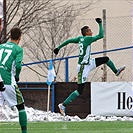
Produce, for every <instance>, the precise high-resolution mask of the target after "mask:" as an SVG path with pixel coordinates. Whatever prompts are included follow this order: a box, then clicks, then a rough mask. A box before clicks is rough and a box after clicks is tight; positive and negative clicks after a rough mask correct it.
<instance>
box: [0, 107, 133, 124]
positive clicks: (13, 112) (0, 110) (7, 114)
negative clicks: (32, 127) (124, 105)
mask: <svg viewBox="0 0 133 133" xmlns="http://www.w3.org/2000/svg"><path fill="white" fill-rule="evenodd" d="M26 112H27V117H28V121H29V122H35V121H51V122H52V121H133V118H132V117H126V116H125V117H116V116H110V117H105V116H93V115H88V116H87V117H86V118H85V119H80V118H79V117H78V116H68V115H67V116H65V117H64V116H62V115H61V114H60V113H52V112H50V111H49V112H48V113H47V112H45V111H41V110H37V109H33V108H32V107H30V108H28V107H26ZM7 121H8V122H11V121H14V122H16V121H18V111H17V109H16V108H12V109H11V108H10V107H8V106H7V105H4V106H3V107H0V122H7Z"/></svg>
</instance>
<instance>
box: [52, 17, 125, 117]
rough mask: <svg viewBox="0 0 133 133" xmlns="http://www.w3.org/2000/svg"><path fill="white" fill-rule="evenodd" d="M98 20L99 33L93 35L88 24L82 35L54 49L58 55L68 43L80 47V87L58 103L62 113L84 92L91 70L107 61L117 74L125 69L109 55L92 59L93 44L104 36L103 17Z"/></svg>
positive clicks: (78, 69) (78, 70) (78, 68)
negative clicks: (116, 65)
mask: <svg viewBox="0 0 133 133" xmlns="http://www.w3.org/2000/svg"><path fill="white" fill-rule="evenodd" d="M96 22H97V23H98V25H99V33H98V34H97V35H95V36H92V34H93V33H92V31H91V29H90V28H89V27H88V26H84V27H83V28H81V33H82V36H79V37H77V38H71V39H68V40H66V41H64V42H63V43H62V44H61V45H60V46H58V47H57V48H55V49H54V53H55V54H56V55H57V54H58V52H59V50H60V49H61V48H62V47H64V46H66V45H68V44H69V43H78V47H79V59H78V66H77V73H78V88H77V90H75V91H74V92H72V93H71V94H70V95H69V96H68V97H67V99H66V100H65V101H64V102H63V103H60V104H59V105H58V107H59V109H60V112H61V114H62V115H65V109H66V106H67V105H68V104H69V103H70V102H72V101H73V100H74V99H75V98H76V97H77V96H79V95H81V94H82V92H83V89H84V87H85V83H86V82H87V78H88V75H89V72H90V71H92V70H93V69H95V68H96V67H98V66H100V65H102V64H105V63H106V64H107V66H109V67H110V68H111V70H112V71H113V72H114V73H115V75H116V76H118V75H119V74H120V73H121V72H122V71H123V70H124V69H125V66H123V67H121V68H119V69H117V68H116V67H115V65H114V63H113V62H112V61H111V60H110V59H109V57H107V56H106V57H99V58H92V59H91V58H90V55H91V44H92V43H93V42H95V41H97V40H99V39H101V38H103V36H104V32H103V27H102V19H101V18H96Z"/></svg>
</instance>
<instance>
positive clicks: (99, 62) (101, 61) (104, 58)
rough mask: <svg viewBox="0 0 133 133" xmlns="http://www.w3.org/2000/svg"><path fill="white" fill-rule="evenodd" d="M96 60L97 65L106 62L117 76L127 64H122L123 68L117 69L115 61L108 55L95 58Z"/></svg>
mask: <svg viewBox="0 0 133 133" xmlns="http://www.w3.org/2000/svg"><path fill="white" fill-rule="evenodd" d="M95 61H96V67H98V66H100V65H102V64H105V63H106V64H107V65H108V67H110V69H111V70H112V71H113V72H114V73H115V74H116V76H118V75H119V74H120V73H121V72H122V71H123V70H124V69H125V66H122V67H121V68H119V69H117V68H116V67H115V65H114V63H113V62H112V61H111V60H110V59H109V57H107V56H106V57H99V58H95Z"/></svg>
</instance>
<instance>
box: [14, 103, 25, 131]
mask: <svg viewBox="0 0 133 133" xmlns="http://www.w3.org/2000/svg"><path fill="white" fill-rule="evenodd" d="M16 107H17V109H18V112H19V123H20V126H21V130H22V133H27V115H26V111H25V108H24V103H22V104H19V105H16Z"/></svg>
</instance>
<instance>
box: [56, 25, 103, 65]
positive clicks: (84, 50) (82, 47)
mask: <svg viewBox="0 0 133 133" xmlns="http://www.w3.org/2000/svg"><path fill="white" fill-rule="evenodd" d="M101 38H103V27H102V24H101V23H100V24H99V33H98V35H96V36H79V37H76V38H71V39H68V40H66V41H65V42H63V43H62V44H61V45H60V46H58V49H61V48H62V47H64V46H66V45H67V44H69V43H78V48H79V60H78V64H88V63H89V59H90V54H91V43H92V42H94V41H97V40H98V39H101Z"/></svg>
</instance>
